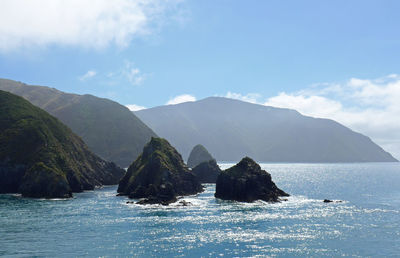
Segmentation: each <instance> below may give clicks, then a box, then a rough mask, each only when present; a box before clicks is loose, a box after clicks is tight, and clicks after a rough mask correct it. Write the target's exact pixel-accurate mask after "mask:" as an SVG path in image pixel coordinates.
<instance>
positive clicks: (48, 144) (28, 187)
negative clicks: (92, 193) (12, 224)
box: [0, 90, 125, 198]
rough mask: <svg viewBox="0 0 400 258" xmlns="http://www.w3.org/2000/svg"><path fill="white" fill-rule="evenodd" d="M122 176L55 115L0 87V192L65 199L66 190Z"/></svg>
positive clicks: (86, 187)
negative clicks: (91, 150)
mask: <svg viewBox="0 0 400 258" xmlns="http://www.w3.org/2000/svg"><path fill="white" fill-rule="evenodd" d="M124 174H125V171H124V170H123V169H121V168H118V167H117V166H116V165H115V164H114V163H112V162H107V161H104V160H102V159H101V158H99V157H98V156H96V155H95V154H93V153H92V152H90V151H89V149H88V147H87V146H86V145H85V143H84V142H83V141H82V140H81V138H80V137H78V136H76V135H75V134H74V133H73V132H72V131H71V129H69V128H68V127H67V126H65V125H64V124H62V123H61V122H60V121H59V120H58V119H57V118H55V117H53V116H51V115H50V114H48V113H47V112H46V111H44V110H42V109H40V108H38V107H35V106H33V105H32V104H31V103H29V102H28V101H27V100H25V99H23V98H22V97H19V96H16V95H14V94H11V93H9V92H5V91H1V90H0V193H16V192H18V193H22V195H24V196H28V197H48V198H59V197H71V196H72V192H81V191H83V190H93V189H94V188H95V187H96V186H101V185H103V184H117V183H118V182H119V180H120V179H121V178H122V176H123V175H124Z"/></svg>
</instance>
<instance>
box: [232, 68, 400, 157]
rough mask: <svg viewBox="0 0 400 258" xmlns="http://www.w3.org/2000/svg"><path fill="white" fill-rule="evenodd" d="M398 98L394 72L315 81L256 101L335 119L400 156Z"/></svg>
mask: <svg viewBox="0 0 400 258" xmlns="http://www.w3.org/2000/svg"><path fill="white" fill-rule="evenodd" d="M238 96H246V95H240V94H239V95H238ZM238 98H239V97H238ZM239 99H240V98H239ZM241 99H242V100H245V98H241ZM399 99H400V76H398V75H396V74H391V75H389V76H386V77H382V78H377V79H372V80H370V79H359V78H351V79H349V80H348V81H346V82H343V83H322V84H316V85H312V86H311V87H309V88H306V89H303V90H301V91H298V92H281V93H279V94H278V95H277V96H273V97H270V98H267V99H265V98H264V100H262V98H258V99H257V102H256V103H259V104H263V105H267V106H274V107H282V108H291V109H295V110H297V111H299V112H300V113H302V114H304V115H308V116H313V117H321V118H330V119H334V120H336V121H338V122H340V123H342V124H344V125H346V126H348V127H350V128H351V129H353V130H355V131H357V132H361V133H363V134H365V135H368V136H370V137H371V138H372V139H373V140H374V141H375V142H377V143H378V144H379V145H381V146H382V147H383V148H384V149H385V150H387V151H389V152H391V153H392V154H393V155H395V156H396V157H397V158H400V122H399V116H400V101H399ZM253 103H254V102H253Z"/></svg>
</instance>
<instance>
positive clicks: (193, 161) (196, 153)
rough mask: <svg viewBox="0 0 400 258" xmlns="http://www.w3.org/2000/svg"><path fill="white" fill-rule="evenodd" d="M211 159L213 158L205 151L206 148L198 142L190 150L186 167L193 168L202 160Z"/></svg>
mask: <svg viewBox="0 0 400 258" xmlns="http://www.w3.org/2000/svg"><path fill="white" fill-rule="evenodd" d="M213 159H214V158H213V157H212V156H211V154H210V153H209V152H208V151H207V149H206V148H205V147H204V146H203V145H201V144H198V145H196V146H194V148H193V149H192V151H191V152H190V155H189V158H188V162H187V164H188V167H190V168H194V167H195V166H197V165H199V164H200V163H202V162H206V161H210V160H213Z"/></svg>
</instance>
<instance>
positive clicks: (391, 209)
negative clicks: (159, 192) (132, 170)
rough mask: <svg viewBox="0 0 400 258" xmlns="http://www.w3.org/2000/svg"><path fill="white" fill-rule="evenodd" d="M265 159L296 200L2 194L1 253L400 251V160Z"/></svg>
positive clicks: (109, 191)
mask: <svg viewBox="0 0 400 258" xmlns="http://www.w3.org/2000/svg"><path fill="white" fill-rule="evenodd" d="M230 165H232V164H221V166H222V167H223V168H226V167H228V166H230ZM262 167H263V168H264V169H266V170H267V171H269V172H270V173H271V174H272V179H273V180H274V181H275V183H276V184H277V185H278V187H280V188H282V189H283V190H285V191H286V192H288V193H290V194H291V195H292V196H291V197H289V198H288V201H285V202H281V203H277V204H270V203H264V202H261V201H260V202H255V203H251V204H244V203H237V202H231V201H221V200H218V199H215V198H214V197H213V194H214V190H215V185H212V184H208V185H206V190H205V191H204V192H203V193H201V194H199V195H197V196H189V197H185V198H184V199H185V200H187V201H189V202H191V203H192V205H191V206H186V207H182V206H177V205H171V206H168V207H164V206H158V205H152V206H140V205H135V204H126V201H127V200H128V199H127V198H126V197H117V196H116V186H112V187H104V188H102V189H99V190H95V191H90V192H84V193H79V194H75V195H74V198H73V199H68V200H37V199H29V198H21V197H20V196H17V195H0V256H18V257H20V256H48V257H55V256H57V257H62V256H65V257H72V256H123V257H125V256H142V257H149V256H196V257H197V256H206V257H208V256H213V257H214V256H227V257H231V256H290V257H291V256H316V257H320V256H335V257H336V256H360V257H365V256H385V257H388V256H393V257H399V256H400V164H398V163H365V164H262ZM325 198H328V199H334V200H341V201H342V202H337V203H329V204H326V203H323V202H322V200H323V199H325Z"/></svg>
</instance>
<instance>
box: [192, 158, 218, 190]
mask: <svg viewBox="0 0 400 258" xmlns="http://www.w3.org/2000/svg"><path fill="white" fill-rule="evenodd" d="M192 172H193V174H195V175H196V177H197V179H198V180H199V181H200V183H203V184H204V183H205V184H215V182H217V177H218V175H219V174H220V173H221V169H220V168H219V166H218V164H217V162H216V161H215V159H213V160H209V161H204V162H202V163H200V164H199V165H197V166H196V167H194V168H193V169H192Z"/></svg>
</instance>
